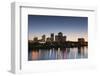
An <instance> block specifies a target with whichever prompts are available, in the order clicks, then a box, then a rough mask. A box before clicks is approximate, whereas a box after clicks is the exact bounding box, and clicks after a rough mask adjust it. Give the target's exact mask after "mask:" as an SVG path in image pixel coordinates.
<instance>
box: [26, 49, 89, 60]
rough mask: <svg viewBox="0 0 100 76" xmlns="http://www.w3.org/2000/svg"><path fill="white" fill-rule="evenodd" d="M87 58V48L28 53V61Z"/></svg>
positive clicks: (43, 50)
mask: <svg viewBox="0 0 100 76" xmlns="http://www.w3.org/2000/svg"><path fill="white" fill-rule="evenodd" d="M80 58H88V48H87V47H80V48H64V49H60V48H58V49H54V48H52V49H39V50H31V51H30V52H29V53H28V60H56V59H80Z"/></svg>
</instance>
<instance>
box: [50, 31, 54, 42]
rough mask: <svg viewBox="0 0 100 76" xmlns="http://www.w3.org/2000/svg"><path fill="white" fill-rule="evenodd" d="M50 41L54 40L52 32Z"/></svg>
mask: <svg viewBox="0 0 100 76" xmlns="http://www.w3.org/2000/svg"><path fill="white" fill-rule="evenodd" d="M51 41H52V42H53V41H54V33H51Z"/></svg>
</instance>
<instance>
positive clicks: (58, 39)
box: [55, 32, 66, 42]
mask: <svg viewBox="0 0 100 76" xmlns="http://www.w3.org/2000/svg"><path fill="white" fill-rule="evenodd" d="M55 41H56V42H65V41H66V36H63V33H62V32H59V33H58V35H56V36H55Z"/></svg>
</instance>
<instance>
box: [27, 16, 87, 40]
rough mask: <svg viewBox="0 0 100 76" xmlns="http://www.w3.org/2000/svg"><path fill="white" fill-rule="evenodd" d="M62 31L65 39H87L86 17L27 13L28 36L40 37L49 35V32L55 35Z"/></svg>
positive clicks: (30, 37)
mask: <svg viewBox="0 0 100 76" xmlns="http://www.w3.org/2000/svg"><path fill="white" fill-rule="evenodd" d="M59 32H62V33H63V35H64V36H67V40H70V41H77V39H78V38H85V40H86V41H88V18H87V17H74V16H72V17H71V16H44V15H28V38H29V40H33V38H34V37H38V38H39V39H41V36H42V35H43V34H45V35H46V37H50V34H51V33H54V35H57V34H58V33H59Z"/></svg>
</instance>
